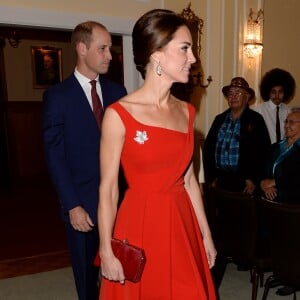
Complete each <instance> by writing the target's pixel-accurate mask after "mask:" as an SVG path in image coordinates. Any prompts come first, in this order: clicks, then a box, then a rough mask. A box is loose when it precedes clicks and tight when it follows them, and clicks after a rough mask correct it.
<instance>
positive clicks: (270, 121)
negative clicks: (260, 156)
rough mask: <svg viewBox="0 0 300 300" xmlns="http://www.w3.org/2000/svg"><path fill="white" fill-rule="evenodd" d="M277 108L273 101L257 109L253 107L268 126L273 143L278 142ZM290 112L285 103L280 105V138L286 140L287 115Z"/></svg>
mask: <svg viewBox="0 0 300 300" xmlns="http://www.w3.org/2000/svg"><path fill="white" fill-rule="evenodd" d="M276 107H277V105H276V104H274V103H273V102H272V101H271V100H268V101H266V102H264V103H262V104H260V105H258V106H256V107H253V109H254V110H255V111H257V112H259V113H260V114H261V115H262V116H263V118H264V120H265V123H266V125H267V128H268V131H269V135H270V139H271V143H272V144H273V143H275V142H276ZM289 112H290V108H289V107H288V106H287V105H286V104H285V103H280V104H279V120H280V136H281V139H283V138H284V135H285V134H284V121H285V119H286V117H287V115H288V114H289Z"/></svg>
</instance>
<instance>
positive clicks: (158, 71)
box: [156, 62, 161, 76]
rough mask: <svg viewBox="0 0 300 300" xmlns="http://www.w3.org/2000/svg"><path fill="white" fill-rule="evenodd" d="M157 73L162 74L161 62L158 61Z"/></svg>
mask: <svg viewBox="0 0 300 300" xmlns="http://www.w3.org/2000/svg"><path fill="white" fill-rule="evenodd" d="M156 74H157V75H158V76H161V66H160V62H158V63H157V67H156Z"/></svg>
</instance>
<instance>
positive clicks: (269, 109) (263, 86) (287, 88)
mask: <svg viewBox="0 0 300 300" xmlns="http://www.w3.org/2000/svg"><path fill="white" fill-rule="evenodd" d="M295 87H296V84H295V79H294V78H293V76H292V75H291V74H290V73H289V72H287V71H286V70H283V69H279V68H275V69H272V70H270V71H268V72H266V73H265V75H264V76H263V77H262V80H261V83H260V94H261V97H262V99H263V101H264V102H263V103H262V104H260V105H258V106H257V107H254V108H253V109H254V110H256V111H257V112H259V113H260V114H261V115H262V116H263V118H264V120H265V123H266V125H267V128H268V131H269V135H270V139H271V143H272V144H273V143H275V142H279V141H280V140H282V139H283V138H284V121H285V119H286V117H287V115H288V114H289V112H290V109H289V107H288V105H287V103H288V102H289V101H290V100H291V99H292V98H293V96H294V92H295Z"/></svg>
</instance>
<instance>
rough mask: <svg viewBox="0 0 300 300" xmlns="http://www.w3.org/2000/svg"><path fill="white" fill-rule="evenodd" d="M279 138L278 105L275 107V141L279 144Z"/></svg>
mask: <svg viewBox="0 0 300 300" xmlns="http://www.w3.org/2000/svg"><path fill="white" fill-rule="evenodd" d="M280 140H281V138H280V120H279V105H278V106H277V107H276V141H277V142H279V141H280Z"/></svg>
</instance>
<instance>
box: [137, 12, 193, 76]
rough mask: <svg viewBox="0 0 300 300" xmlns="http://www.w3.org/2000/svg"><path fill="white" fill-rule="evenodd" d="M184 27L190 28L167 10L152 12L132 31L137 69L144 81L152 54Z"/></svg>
mask: <svg viewBox="0 0 300 300" xmlns="http://www.w3.org/2000/svg"><path fill="white" fill-rule="evenodd" d="M184 25H185V26H188V25H187V24H186V21H185V19H183V18H182V17H181V16H179V15H177V14H176V13H175V12H173V11H171V10H166V9H153V10H150V11H149V12H147V13H145V14H144V15H142V16H141V17H140V18H139V19H138V20H137V22H136V23H135V25H134V28H133V31H132V48H133V57H134V63H135V65H136V69H137V70H138V71H139V72H140V73H141V75H142V78H143V79H145V75H146V66H147V65H148V63H149V61H150V56H151V54H153V53H154V52H155V51H157V50H159V49H162V48H163V47H164V46H166V45H167V44H168V43H169V42H170V41H171V40H172V39H173V36H174V33H175V32H176V31H177V29H178V28H179V27H181V26H184Z"/></svg>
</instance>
